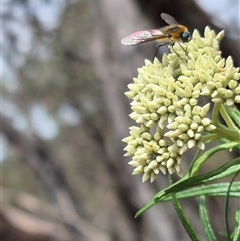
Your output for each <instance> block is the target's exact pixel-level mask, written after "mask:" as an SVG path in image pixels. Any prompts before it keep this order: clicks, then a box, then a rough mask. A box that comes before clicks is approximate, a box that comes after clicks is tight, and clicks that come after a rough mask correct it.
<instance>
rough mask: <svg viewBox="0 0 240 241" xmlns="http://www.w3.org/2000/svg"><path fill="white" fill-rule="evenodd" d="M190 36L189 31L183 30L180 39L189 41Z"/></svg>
mask: <svg viewBox="0 0 240 241" xmlns="http://www.w3.org/2000/svg"><path fill="white" fill-rule="evenodd" d="M191 38H192V35H191V33H190V32H184V33H183V34H182V37H181V39H182V41H183V42H184V43H186V42H189V41H190V40H191Z"/></svg>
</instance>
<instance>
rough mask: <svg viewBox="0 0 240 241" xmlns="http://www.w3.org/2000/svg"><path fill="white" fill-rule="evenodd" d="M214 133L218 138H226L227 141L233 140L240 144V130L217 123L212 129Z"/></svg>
mask: <svg viewBox="0 0 240 241" xmlns="http://www.w3.org/2000/svg"><path fill="white" fill-rule="evenodd" d="M213 133H214V134H216V135H218V136H219V139H220V138H225V139H228V140H229V141H234V142H236V143H239V144H240V130H238V129H231V128H228V127H226V126H224V125H221V124H219V125H218V126H216V129H215V130H214V131H213Z"/></svg>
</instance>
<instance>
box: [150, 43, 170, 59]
mask: <svg viewBox="0 0 240 241" xmlns="http://www.w3.org/2000/svg"><path fill="white" fill-rule="evenodd" d="M167 44H169V43H165V44H160V45H158V46H157V49H156V51H155V54H154V56H153V58H152V62H153V60H154V58H155V57H156V56H157V52H158V50H159V48H160V47H162V46H165V45H167Z"/></svg>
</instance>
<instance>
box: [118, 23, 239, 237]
mask: <svg viewBox="0 0 240 241" xmlns="http://www.w3.org/2000/svg"><path fill="white" fill-rule="evenodd" d="M223 36H224V32H223V31H222V32H220V33H218V34H217V35H216V34H215V33H214V31H212V30H210V29H209V28H208V27H206V29H205V33H204V37H201V36H200V35H199V33H198V32H197V31H194V33H193V38H192V40H191V41H190V42H189V43H188V44H187V45H180V44H175V45H174V46H173V47H172V51H171V53H170V54H168V55H166V54H165V55H164V56H163V58H162V63H160V62H159V61H158V60H157V59H156V58H155V59H154V62H153V63H151V62H149V61H147V60H146V62H145V66H143V67H142V68H140V69H138V73H139V75H138V77H137V78H134V79H133V80H134V83H132V84H129V85H128V88H129V91H128V92H126V93H125V94H126V96H127V97H128V98H129V99H132V102H131V109H132V110H133V112H132V113H131V114H130V117H131V118H132V119H133V120H134V121H135V122H136V124H137V125H136V126H132V127H130V136H128V137H126V138H124V139H123V141H124V142H126V143H127V146H126V147H125V149H124V150H125V151H126V154H125V155H126V156H132V160H131V161H130V162H129V165H131V166H133V167H134V170H133V174H134V175H135V174H142V181H143V182H144V181H146V180H150V182H153V181H154V180H155V179H156V178H157V176H158V175H159V174H160V173H163V174H166V173H168V174H169V180H170V181H169V187H167V188H165V189H164V190H162V191H160V192H159V193H158V194H156V195H155V196H154V197H153V199H152V201H151V202H149V203H148V204H147V205H146V206H145V207H143V208H142V209H141V210H140V211H139V212H138V213H137V215H136V216H139V215H141V214H142V213H143V212H145V211H146V210H147V209H149V208H150V207H152V206H154V205H155V204H157V203H160V202H166V201H170V200H171V201H172V202H173V203H174V206H175V209H176V211H177V213H178V215H179V218H180V219H181V221H182V223H183V225H184V227H185V229H186V231H187V233H188V234H189V236H190V237H191V239H192V240H199V238H198V236H197V234H196V233H195V231H194V229H193V227H192V226H191V224H190V222H189V221H188V219H187V218H186V216H185V214H184V212H183V209H182V207H181V205H180V203H179V199H184V198H190V197H200V205H199V209H200V216H201V221H202V224H203V226H204V230H205V233H206V236H207V238H208V240H216V237H215V235H214V232H213V230H212V229H211V225H210V221H209V218H208V215H207V208H206V205H205V197H206V196H225V197H228V198H229V197H237V198H240V182H236V181H233V182H232V183H213V181H215V180H219V179H221V178H224V177H227V176H230V175H237V174H238V173H239V171H240V157H238V158H236V159H234V160H231V161H227V162H226V163H225V164H223V165H222V166H219V167H217V168H216V169H215V170H212V171H209V172H207V173H203V174H199V173H200V170H201V167H202V165H203V164H204V163H206V162H208V161H209V158H210V157H211V156H212V155H214V154H215V153H217V152H220V151H222V150H234V151H236V152H240V112H239V111H238V109H237V108H236V106H235V104H236V103H240V73H239V68H235V67H234V66H233V61H232V59H231V57H228V58H227V59H224V58H222V57H221V51H220V49H219V43H220V41H221V39H222V38H223ZM203 97H205V99H207V103H205V104H202V98H203ZM211 105H212V108H211ZM220 119H222V120H223V121H220ZM213 141H218V142H219V145H217V146H215V147H213V148H211V149H210V150H208V151H204V149H205V146H206V144H208V143H210V142H213ZM195 146H196V147H197V148H198V151H197V153H196V156H195V158H194V159H193V160H192V163H191V165H190V167H189V170H188V173H187V174H185V175H184V176H183V173H182V168H181V162H182V161H183V160H182V159H183V153H185V152H186V151H188V150H189V149H191V148H193V147H195ZM173 173H177V174H178V175H179V176H180V177H181V178H180V179H179V181H177V182H175V183H173V182H172V174H173ZM236 219H237V226H236V229H235V231H234V233H233V234H232V235H231V236H230V234H229V230H227V236H228V240H235V241H236V240H240V218H239V212H237V214H236Z"/></svg>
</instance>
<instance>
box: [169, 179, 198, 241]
mask: <svg viewBox="0 0 240 241" xmlns="http://www.w3.org/2000/svg"><path fill="white" fill-rule="evenodd" d="M169 179H170V182H172V177H171V175H169ZM172 201H173V205H174V208H175V210H176V212H177V215H178V217H179V219H180V221H181V223H182V225H183V227H184V229H185V231H186V232H187V234H188V236H189V237H190V238H191V240H193V241H200V239H199V237H198V236H197V233H196V232H195V230H194V228H193V226H192V225H191V223H190V222H189V220H188V218H187V217H186V215H185V214H184V212H183V209H182V206H181V204H180V202H179V201H178V199H177V198H176V195H175V194H172Z"/></svg>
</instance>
